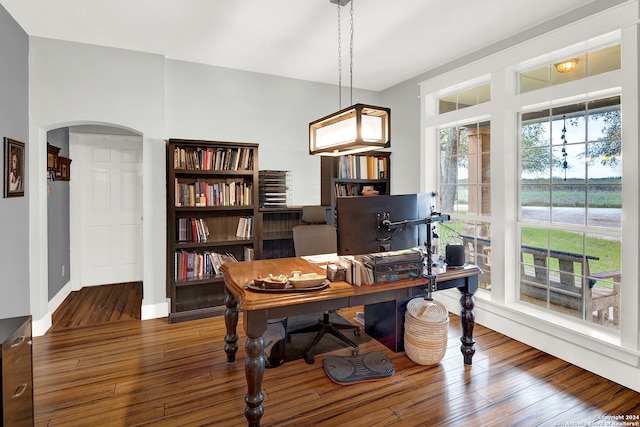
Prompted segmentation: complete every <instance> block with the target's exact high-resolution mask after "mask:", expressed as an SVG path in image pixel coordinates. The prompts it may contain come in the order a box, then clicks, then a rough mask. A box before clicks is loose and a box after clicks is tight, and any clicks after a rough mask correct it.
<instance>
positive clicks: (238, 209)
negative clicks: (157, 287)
mask: <svg viewBox="0 0 640 427" xmlns="http://www.w3.org/2000/svg"><path fill="white" fill-rule="evenodd" d="M257 183H258V145H257V144H251V143H233V142H218V141H200V140H185V139H170V140H168V141H167V297H168V298H170V300H171V307H170V313H169V319H170V321H171V322H177V321H182V320H190V319H195V318H201V317H207V316H215V315H222V314H223V313H224V298H225V289H224V280H223V278H222V275H221V274H219V273H218V272H217V267H218V266H219V265H220V264H221V263H223V262H233V261H235V260H237V261H244V260H246V259H248V258H251V257H253V256H254V254H255V250H256V248H257V247H258V245H257V242H258V238H257V236H258V235H259V233H258V232H257V230H256V224H255V222H256V218H257V216H258V208H257V206H258V184H257Z"/></svg>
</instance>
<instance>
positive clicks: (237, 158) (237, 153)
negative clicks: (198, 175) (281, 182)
mask: <svg viewBox="0 0 640 427" xmlns="http://www.w3.org/2000/svg"><path fill="white" fill-rule="evenodd" d="M173 159H174V161H173V167H174V169H186V170H204V171H209V170H253V150H252V149H251V148H245V147H234V148H202V147H188V148H184V147H176V148H175V152H174V156H173Z"/></svg>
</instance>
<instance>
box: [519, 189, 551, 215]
mask: <svg viewBox="0 0 640 427" xmlns="http://www.w3.org/2000/svg"><path fill="white" fill-rule="evenodd" d="M521 200H522V201H521V204H522V207H521V216H522V219H523V220H529V221H549V220H550V219H551V213H550V212H551V193H550V191H549V186H548V185H536V184H532V185H523V186H522V190H521Z"/></svg>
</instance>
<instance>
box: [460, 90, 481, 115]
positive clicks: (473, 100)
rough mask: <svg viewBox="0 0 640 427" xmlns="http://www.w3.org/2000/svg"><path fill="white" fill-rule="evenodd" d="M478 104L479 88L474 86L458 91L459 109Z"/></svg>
mask: <svg viewBox="0 0 640 427" xmlns="http://www.w3.org/2000/svg"><path fill="white" fill-rule="evenodd" d="M477 104H478V89H477V88H475V87H474V88H472V89H467V90H463V91H460V92H458V110H460V109H462V108H467V107H470V106H472V105H477Z"/></svg>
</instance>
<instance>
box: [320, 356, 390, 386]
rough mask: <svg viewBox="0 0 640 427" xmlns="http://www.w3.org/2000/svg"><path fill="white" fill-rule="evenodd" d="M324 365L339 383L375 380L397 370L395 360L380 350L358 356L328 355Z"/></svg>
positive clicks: (329, 375) (331, 377) (327, 371)
mask: <svg viewBox="0 0 640 427" xmlns="http://www.w3.org/2000/svg"><path fill="white" fill-rule="evenodd" d="M323 365H324V371H325V373H326V374H327V376H328V377H329V378H330V379H331V380H332V381H334V382H336V383H338V384H355V383H359V382H363V381H374V380H378V379H381V378H387V377H390V376H392V375H393V374H395V372H396V368H395V366H394V365H393V362H391V360H390V359H389V358H388V357H387V356H385V355H384V354H383V353H381V352H379V351H372V352H369V353H363V354H359V355H357V356H327V357H325V358H324V361H323Z"/></svg>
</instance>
